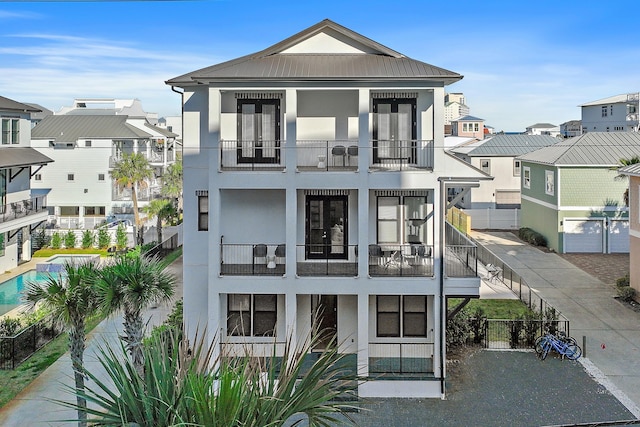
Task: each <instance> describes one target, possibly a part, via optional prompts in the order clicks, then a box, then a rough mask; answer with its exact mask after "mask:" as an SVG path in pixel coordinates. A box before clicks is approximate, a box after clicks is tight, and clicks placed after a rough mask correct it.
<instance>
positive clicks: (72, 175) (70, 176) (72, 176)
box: [67, 173, 75, 181]
mask: <svg viewBox="0 0 640 427" xmlns="http://www.w3.org/2000/svg"><path fill="white" fill-rule="evenodd" d="M74 179H75V176H74V174H72V173H69V174H67V181H73V180H74Z"/></svg>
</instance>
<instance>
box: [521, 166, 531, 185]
mask: <svg viewBox="0 0 640 427" xmlns="http://www.w3.org/2000/svg"><path fill="white" fill-rule="evenodd" d="M522 172H523V176H522V186H523V187H524V188H531V169H530V168H529V166H524V167H523V168H522Z"/></svg>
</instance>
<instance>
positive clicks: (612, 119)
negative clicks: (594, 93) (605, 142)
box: [580, 92, 640, 133]
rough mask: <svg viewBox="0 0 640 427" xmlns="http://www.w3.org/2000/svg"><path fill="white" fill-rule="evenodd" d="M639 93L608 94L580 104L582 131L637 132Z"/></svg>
mask: <svg viewBox="0 0 640 427" xmlns="http://www.w3.org/2000/svg"><path fill="white" fill-rule="evenodd" d="M638 100H640V93H637V92H635V93H625V94H622V95H615V96H610V97H608V98H604V99H599V100H597V101H592V102H587V103H585V104H582V105H580V109H581V111H582V133H586V132H638V131H639V130H640V129H639V126H638V123H639V122H638V114H639V111H638Z"/></svg>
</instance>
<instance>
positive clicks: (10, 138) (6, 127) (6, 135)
mask: <svg viewBox="0 0 640 427" xmlns="http://www.w3.org/2000/svg"><path fill="white" fill-rule="evenodd" d="M19 143H20V119H2V144H3V145H7V144H19Z"/></svg>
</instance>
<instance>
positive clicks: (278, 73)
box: [166, 19, 462, 86]
mask: <svg viewBox="0 0 640 427" xmlns="http://www.w3.org/2000/svg"><path fill="white" fill-rule="evenodd" d="M321 32H327V33H330V34H337V35H338V36H339V37H341V38H343V39H344V38H346V39H349V40H350V41H351V42H353V43H355V44H357V45H359V46H362V47H363V48H364V49H365V51H366V52H367V53H361V54H360V53H358V54H333V53H326V54H323V53H318V54H297V53H282V52H283V51H285V50H286V49H288V48H290V47H292V46H294V45H296V44H297V43H300V42H301V41H304V40H305V39H308V38H309V37H311V36H314V35H316V34H318V33H321ZM461 78H462V76H461V75H460V74H458V73H454V72H452V71H449V70H445V69H444V68H440V67H436V66H433V65H430V64H427V63H424V62H421V61H417V60H415V59H411V58H408V57H406V56H405V55H402V54H401V53H398V52H396V51H394V50H392V49H389V48H388V47H386V46H383V45H381V44H379V43H377V42H375V41H373V40H371V39H368V38H366V37H364V36H362V35H360V34H358V33H356V32H354V31H351V30H349V29H348V28H346V27H343V26H341V25H338V24H336V23H335V22H333V21H330V20H328V19H325V20H323V21H321V22H319V23H318V24H316V25H314V26H312V27H309V28H307V29H306V30H303V31H301V32H299V33H298V34H295V35H293V36H291V37H289V38H287V39H285V40H283V41H281V42H279V43H276V44H275V45H273V46H271V47H269V48H267V49H265V50H262V51H260V52H256V53H254V54H251V55H247V56H243V57H240V58H237V59H233V60H231V61H227V62H223V63H221V64H217V65H213V66H210V67H206V68H202V69H200V70H197V71H193V72H191V73H188V74H184V75H182V76H178V77H175V78H173V79H170V80H167V81H166V83H167V84H169V85H176V86H180V85H189V84H195V83H197V82H204V83H206V82H208V81H221V80H222V81H229V80H233V81H238V80H240V81H242V80H291V79H296V80H363V79H365V80H366V79H394V80H402V79H409V80H416V79H417V80H437V81H443V82H445V84H448V83H453V82H455V81H457V80H460V79H461Z"/></svg>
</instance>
